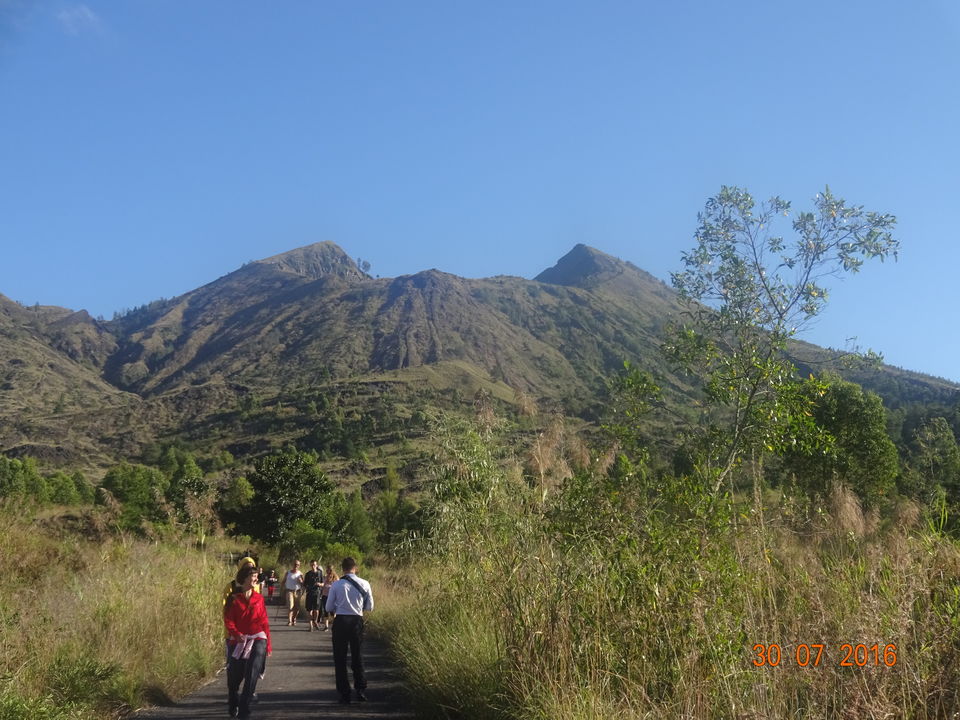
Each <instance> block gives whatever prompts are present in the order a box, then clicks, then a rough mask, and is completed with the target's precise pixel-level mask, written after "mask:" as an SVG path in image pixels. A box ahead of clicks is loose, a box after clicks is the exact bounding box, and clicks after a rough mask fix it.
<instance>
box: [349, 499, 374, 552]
mask: <svg viewBox="0 0 960 720" xmlns="http://www.w3.org/2000/svg"><path fill="white" fill-rule="evenodd" d="M346 511H347V512H346V518H347V522H346V523H345V527H344V532H343V536H344V539H347V540H352V541H353V544H355V545H356V546H357V547H358V548H360V549H361V550H363V551H364V552H365V553H368V552H370V551H371V550H372V549H373V545H374V542H375V540H376V533H375V532H374V529H373V523H372V522H370V516H369V515H368V514H367V509H366V508H365V507H364V505H363V497H361V495H360V491H359V490H354V491H353V492H352V493H351V494H350V499H349V501H348V502H347V508H346Z"/></svg>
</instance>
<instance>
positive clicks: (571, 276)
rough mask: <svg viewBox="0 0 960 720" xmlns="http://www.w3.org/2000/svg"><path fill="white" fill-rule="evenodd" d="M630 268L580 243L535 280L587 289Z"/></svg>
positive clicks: (620, 261)
mask: <svg viewBox="0 0 960 720" xmlns="http://www.w3.org/2000/svg"><path fill="white" fill-rule="evenodd" d="M629 267H631V266H630V265H629V263H625V262H624V261H623V260H619V259H618V258H615V257H613V256H612V255H607V254H606V253H604V252H600V251H599V250H597V249H596V248H592V247H590V246H589V245H584V244H583V243H579V244H578V245H576V246H574V248H573V250H571V251H570V252H568V253H567V254H566V255H564V256H563V257H562V258H560V259H559V260H558V261H557V264H556V265H554V266H553V267H552V268H548V269H547V270H544V271H543V272H542V273H540V274H539V275H537V276H536V277H535V278H534V280H536V281H537V282H542V283H548V284H550V285H572V286H575V287H582V288H586V287H593V286H595V285H598V284H599V283H602V282H604V281H605V280H609V279H611V278H613V277H615V276H617V275H620V274H622V273H623V271H624V270H626V269H627V268H629Z"/></svg>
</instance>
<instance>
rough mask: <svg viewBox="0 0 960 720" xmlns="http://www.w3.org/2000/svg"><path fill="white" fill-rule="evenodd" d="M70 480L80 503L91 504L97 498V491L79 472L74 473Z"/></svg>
mask: <svg viewBox="0 0 960 720" xmlns="http://www.w3.org/2000/svg"><path fill="white" fill-rule="evenodd" d="M70 479H71V480H73V486H74V487H75V488H76V489H77V496H78V497H79V498H80V502H82V503H86V504H90V503H92V502H93V501H94V498H96V496H97V489H96V488H95V487H94V486H93V483H91V482H90V481H89V480H87V479H86V478H85V477H84V476H83V473H82V472H80V471H79V470H77V471H75V472H74V473H73V475H71V476H70Z"/></svg>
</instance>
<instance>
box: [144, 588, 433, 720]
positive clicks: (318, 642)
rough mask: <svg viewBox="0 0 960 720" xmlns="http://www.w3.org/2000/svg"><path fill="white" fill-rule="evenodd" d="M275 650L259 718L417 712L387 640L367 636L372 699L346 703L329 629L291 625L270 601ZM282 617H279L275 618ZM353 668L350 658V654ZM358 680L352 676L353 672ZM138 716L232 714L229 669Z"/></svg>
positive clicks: (155, 719)
mask: <svg viewBox="0 0 960 720" xmlns="http://www.w3.org/2000/svg"><path fill="white" fill-rule="evenodd" d="M267 611H268V612H269V613H270V631H271V640H272V641H273V655H271V656H270V657H269V658H267V672H266V675H265V677H264V679H263V680H261V681H260V682H259V683H258V685H257V695H258V696H259V698H260V699H259V702H257V703H256V704H254V705H252V706H251V717H252V718H253V719H254V720H286V719H287V718H290V719H291V720H295V719H296V718H358V719H362V718H366V719H369V720H374V719H375V718H376V719H380V718H383V719H386V718H391V719H392V718H413V717H415V715H414V713H413V711H412V709H411V704H410V701H409V699H408V697H407V694H406V692H405V690H404V686H403V683H402V682H401V680H400V676H399V673H398V671H397V670H396V668H394V667H393V666H392V665H391V663H390V659H389V657H388V655H387V651H386V647H385V646H384V645H383V643H381V642H378V641H377V640H376V639H374V638H371V637H370V634H369V633H368V634H367V637H366V638H365V640H364V646H363V659H364V666H365V668H366V675H367V693H366V694H367V698H368V699H367V701H366V702H359V701H357V700H356V699H354V701H353V702H352V703H350V704H349V705H342V704H340V695H339V694H338V693H337V690H336V682H335V679H334V672H333V646H332V642H331V639H330V635H331V634H330V633H329V632H322V631H314V632H310V631H309V627H310V623H309V621H308V622H303V621H302V620H298V621H297V624H296V626H294V627H288V626H287V623H286V614H285V613H282V616H281V615H280V614H277V613H276V606H274V605H268V606H267ZM275 616H276V617H275ZM347 663H348V672H349V658H348V661H347ZM351 683H352V677H351ZM132 717H133V718H135V719H136V720H206V719H207V718H217V719H218V720H220V719H222V718H226V717H228V714H227V674H226V672H225V671H223V670H221V671H220V672H219V673H218V674H217V676H216V677H215V678H214V679H213V680H211V681H210V682H208V683H207V684H206V685H204V686H202V687H200V688H198V689H197V690H196V691H194V692H193V693H191V694H189V695H187V696H186V697H184V698H182V699H180V700H179V701H178V702H176V703H175V704H172V705H163V706H157V707H153V708H147V709H144V710H140V711H138V712H136V713H134V715H133V716H132Z"/></svg>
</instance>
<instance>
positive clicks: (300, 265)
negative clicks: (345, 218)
mask: <svg viewBox="0 0 960 720" xmlns="http://www.w3.org/2000/svg"><path fill="white" fill-rule="evenodd" d="M254 264H255V265H267V266H271V267H273V268H276V269H278V270H281V271H284V272H289V273H293V274H295V275H300V276H303V277H307V278H310V279H314V280H315V279H319V278H321V277H326V276H329V275H336V276H339V277H342V278H345V279H352V280H362V279H364V278H365V277H367V275H366V274H365V273H363V272H362V271H361V270H360V268H358V267H357V264H356V263H355V262H354V261H353V259H351V257H350V256H349V255H347V254H346V253H345V252H344V251H343V249H342V248H341V247H340V246H339V245H337V244H336V243H333V242H330V241H329V240H325V241H323V242H318V243H313V244H312V245H305V246H303V247H299V248H296V249H294V250H288V251H287V252H284V253H280V254H279V255H273V256H271V257H268V258H264V259H263V260H257V261H256V262H254Z"/></svg>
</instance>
